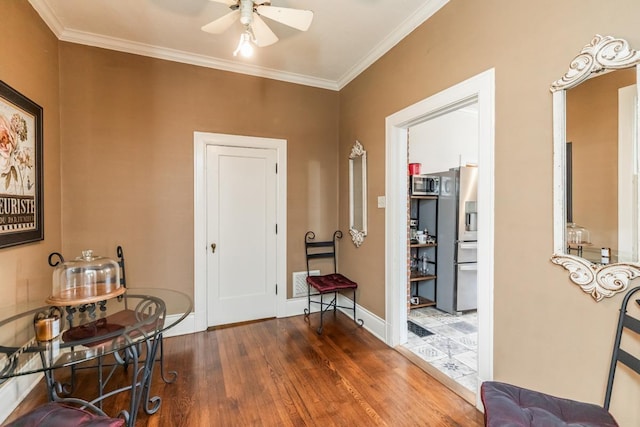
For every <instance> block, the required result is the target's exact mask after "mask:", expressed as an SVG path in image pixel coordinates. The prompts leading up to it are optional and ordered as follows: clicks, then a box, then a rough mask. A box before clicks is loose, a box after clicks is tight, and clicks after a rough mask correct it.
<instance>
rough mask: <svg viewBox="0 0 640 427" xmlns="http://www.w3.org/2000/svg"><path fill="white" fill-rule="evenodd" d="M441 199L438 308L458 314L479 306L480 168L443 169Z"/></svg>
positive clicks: (439, 205)
mask: <svg viewBox="0 0 640 427" xmlns="http://www.w3.org/2000/svg"><path fill="white" fill-rule="evenodd" d="M437 175H439V176H440V197H439V198H438V221H437V222H438V229H437V243H438V246H437V248H438V252H437V257H436V259H437V261H436V274H437V282H436V283H437V286H436V307H437V308H438V309H440V310H443V311H446V312H449V313H456V312H461V311H468V310H475V309H476V308H477V295H478V293H477V284H478V267H477V266H478V264H477V252H478V228H477V227H478V210H477V205H478V203H477V194H478V168H476V167H459V168H454V169H450V170H449V171H447V172H441V173H438V174H437Z"/></svg>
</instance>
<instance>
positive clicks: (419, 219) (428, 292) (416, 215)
mask: <svg viewBox="0 0 640 427" xmlns="http://www.w3.org/2000/svg"><path fill="white" fill-rule="evenodd" d="M409 200H410V204H409V210H410V212H409V218H410V220H409V221H410V223H409V263H408V265H409V293H410V296H411V300H410V307H411V308H419V307H428V306H433V305H435V304H436V286H437V275H436V259H437V250H438V244H437V228H436V227H437V224H438V218H437V216H438V196H413V195H412V196H410V198H409ZM420 232H422V234H423V235H425V236H426V237H422V238H421V240H418V236H419V233H420ZM425 240H426V241H425ZM414 298H418V300H417V304H414V303H413V302H415V301H413V300H414Z"/></svg>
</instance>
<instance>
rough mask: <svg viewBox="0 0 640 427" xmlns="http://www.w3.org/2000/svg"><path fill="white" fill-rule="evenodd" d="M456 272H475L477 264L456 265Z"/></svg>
mask: <svg viewBox="0 0 640 427" xmlns="http://www.w3.org/2000/svg"><path fill="white" fill-rule="evenodd" d="M458 270H460V271H477V270H478V264H476V263H473V264H458Z"/></svg>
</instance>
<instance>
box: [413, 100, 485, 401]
mask: <svg viewBox="0 0 640 427" xmlns="http://www.w3.org/2000/svg"><path fill="white" fill-rule="evenodd" d="M477 107H478V105H477V102H475V101H473V102H472V103H471V104H469V105H464V104H463V105H461V106H460V108H458V109H457V110H454V111H450V112H447V113H446V114H443V115H440V116H437V117H434V118H432V119H430V120H427V121H424V122H421V123H419V124H416V125H415V126H411V127H410V128H409V129H408V147H409V160H408V161H409V164H410V165H411V166H410V167H409V173H410V185H409V206H410V212H409V215H410V222H409V224H410V227H409V259H410V264H409V265H410V267H409V284H408V289H407V291H408V295H409V296H410V299H409V307H408V310H409V311H408V321H407V328H408V334H407V341H406V343H404V344H402V349H403V350H406V351H403V352H404V353H405V354H407V355H409V356H410V357H412V358H413V359H415V360H416V361H417V362H418V363H420V364H425V365H426V364H428V367H427V370H429V371H430V372H433V373H435V374H436V375H439V376H440V377H441V378H442V379H443V381H449V382H451V380H453V381H455V383H456V384H453V383H452V385H453V386H454V387H456V388H457V389H458V390H459V393H460V394H467V395H469V400H472V401H473V400H474V394H475V392H476V388H477V377H478V362H477V352H478V350H477V340H478V338H477V337H478V317H477V262H476V260H477V245H478V239H477V229H478V228H477V177H478V167H477V164H478V108H477ZM425 180H428V181H430V182H432V185H431V188H428V189H424V188H420V187H419V185H418V184H419V183H421V182H422V181H425ZM430 368H433V369H430ZM457 385H460V386H461V387H457Z"/></svg>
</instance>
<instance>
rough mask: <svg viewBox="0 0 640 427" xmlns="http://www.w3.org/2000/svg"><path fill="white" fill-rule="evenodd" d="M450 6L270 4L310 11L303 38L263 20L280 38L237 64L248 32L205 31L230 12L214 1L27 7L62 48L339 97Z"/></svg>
mask: <svg viewBox="0 0 640 427" xmlns="http://www.w3.org/2000/svg"><path fill="white" fill-rule="evenodd" d="M448 1H449V0H272V2H271V4H272V5H273V6H279V7H290V8H295V9H309V10H312V11H313V12H314V18H313V22H312V23H311V27H310V28H309V30H308V31H306V32H301V31H298V30H295V29H292V28H290V27H287V26H285V25H282V24H280V23H278V22H274V21H272V20H269V19H268V18H264V21H265V22H266V23H267V25H268V26H269V27H270V28H271V29H272V30H273V32H274V33H275V34H276V35H277V36H278V38H279V39H280V41H278V42H277V43H276V44H274V45H271V46H267V47H263V48H258V49H256V52H255V53H254V55H253V57H251V58H248V59H247V58H242V57H240V56H238V57H234V56H233V51H234V50H235V48H236V46H237V44H238V40H239V38H240V34H241V32H242V25H241V24H240V23H239V22H236V23H235V24H234V25H233V26H232V27H231V28H230V29H228V30H227V31H226V32H224V33H223V34H221V35H213V34H209V33H205V32H203V31H201V30H200V27H202V26H203V25H205V24H208V23H209V22H211V21H213V20H215V19H217V18H219V17H221V16H223V15H224V14H226V13H228V12H230V10H229V9H228V7H227V6H225V5H224V4H221V3H217V2H213V1H209V0H29V2H30V3H31V4H32V5H33V7H34V8H35V10H36V11H37V12H38V13H39V14H40V16H41V17H42V18H43V20H44V21H45V22H46V23H47V25H48V26H49V27H50V28H51V30H52V31H53V32H54V33H55V34H56V36H57V37H58V38H59V39H60V40H63V41H68V42H73V43H80V44H85V45H90V46H97V47H102V48H106V49H112V50H118V51H122V52H130V53H135V54H138V55H145V56H150V57H154V58H161V59H166V60H170V61H177V62H184V63H188V64H195V65H200V66H204V67H210V68H217V69H221V70H227V71H233V72H237V73H243V74H249V75H254V76H261V77H267V78H272V79H277V80H283V81H288V82H293V83H298V84H304V85H308V86H316V87H321V88H326V89H332V90H339V89H341V88H342V87H344V86H345V85H346V84H347V83H349V82H350V81H351V80H352V79H353V78H355V77H356V76H357V75H358V74H360V73H361V72H362V71H364V70H365V69H366V68H367V67H368V66H369V65H371V64H372V63H373V62H375V61H376V60H377V59H378V58H380V57H381V56H382V55H384V54H385V53H386V52H387V51H388V50H389V49H391V48H392V47H393V46H394V45H395V44H396V43H398V42H399V41H400V40H402V39H403V38H404V37H405V36H406V35H407V34H409V33H410V32H411V31H413V30H414V29H415V28H416V27H417V26H418V25H420V24H421V23H423V22H424V21H426V20H427V19H428V18H429V17H430V16H431V15H433V14H434V13H435V12H436V11H438V10H439V9H440V8H441V7H442V6H444V5H445V4H446V3H447V2H448Z"/></svg>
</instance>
